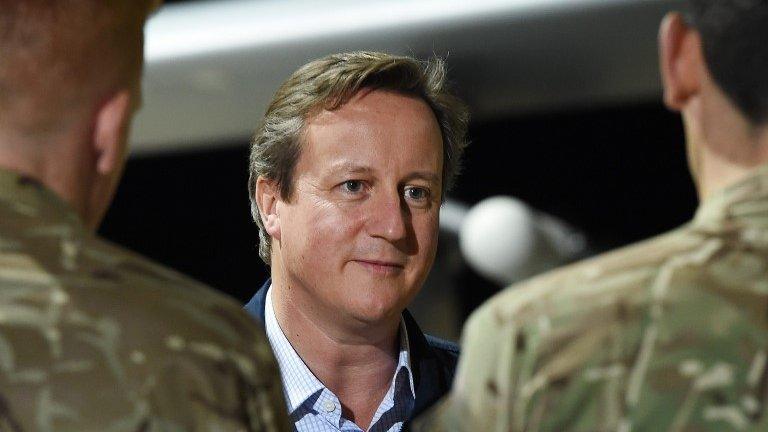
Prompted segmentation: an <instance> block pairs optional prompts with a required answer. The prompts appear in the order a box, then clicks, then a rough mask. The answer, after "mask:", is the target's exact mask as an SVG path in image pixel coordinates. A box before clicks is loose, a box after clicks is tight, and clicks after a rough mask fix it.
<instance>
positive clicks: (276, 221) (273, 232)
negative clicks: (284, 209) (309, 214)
mask: <svg viewBox="0 0 768 432" xmlns="http://www.w3.org/2000/svg"><path fill="white" fill-rule="evenodd" d="M255 195H256V196H255V199H256V204H257V205H258V206H259V217H261V223H262V224H264V229H265V230H266V231H267V233H268V234H269V235H270V237H272V238H273V239H275V240H280V215H279V214H278V211H277V203H278V201H279V200H280V187H279V186H278V184H277V182H276V181H275V180H270V179H268V178H266V177H264V176H259V178H258V179H257V180H256V192H255Z"/></svg>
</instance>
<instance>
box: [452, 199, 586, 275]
mask: <svg viewBox="0 0 768 432" xmlns="http://www.w3.org/2000/svg"><path fill="white" fill-rule="evenodd" d="M586 243H587V242H586V239H585V237H584V235H583V234H581V233H579V232H578V231H576V230H575V229H573V228H572V227H570V226H568V225H567V224H566V223H565V222H563V221H561V220H559V219H557V218H554V217H552V216H549V215H546V214H544V213H541V212H538V211H536V210H534V209H532V208H530V207H529V206H527V205H526V204H525V203H523V202H521V201H519V200H517V199H514V198H512V197H506V196H497V197H491V198H487V199H485V200H483V201H481V202H479V203H478V204H477V205H475V206H474V207H472V208H471V209H470V210H469V212H468V213H467V215H466V217H465V218H464V220H463V222H462V224H461V229H460V231H459V245H460V247H461V252H462V254H463V255H464V259H465V260H466V261H467V262H468V263H469V265H470V266H472V268H473V269H474V270H475V271H477V272H478V273H479V274H481V275H483V276H485V277H487V278H488V279H491V280H493V281H495V282H498V283H500V284H502V285H507V284H510V283H512V282H515V281H519V280H522V279H525V278H528V277H530V276H533V275H536V274H538V273H541V272H543V271H545V270H548V269H550V268H553V267H557V266H559V265H562V264H564V263H566V262H568V261H570V260H572V259H574V258H575V257H577V256H579V255H580V254H582V253H583V252H584V250H585V249H586Z"/></svg>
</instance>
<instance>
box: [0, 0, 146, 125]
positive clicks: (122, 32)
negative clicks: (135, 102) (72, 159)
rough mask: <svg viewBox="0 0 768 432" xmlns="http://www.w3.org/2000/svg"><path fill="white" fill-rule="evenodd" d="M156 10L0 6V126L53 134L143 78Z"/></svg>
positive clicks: (107, 4) (100, 0) (50, 1)
mask: <svg viewBox="0 0 768 432" xmlns="http://www.w3.org/2000/svg"><path fill="white" fill-rule="evenodd" d="M158 3H159V2H158V1H157V0H0V127H2V128H14V130H16V131H17V132H19V133H23V134H27V135H29V134H34V135H40V134H41V133H45V132H46V131H48V130H55V129H56V128H59V127H60V126H61V125H62V123H63V122H66V121H67V119H68V118H69V117H72V116H73V115H75V113H76V112H78V110H85V109H91V107H92V104H91V103H85V102H91V101H98V99H99V98H103V97H105V94H106V92H108V91H113V90H115V89H117V88H119V87H120V86H122V85H126V84H130V83H131V81H132V80H136V79H138V78H139V75H140V70H141V65H142V60H143V32H142V27H143V25H144V21H145V20H146V18H147V16H148V15H149V13H150V12H151V11H152V9H154V8H155V7H156V6H157V4H158ZM3 119H4V120H5V121H4V122H3V121H2V120H3Z"/></svg>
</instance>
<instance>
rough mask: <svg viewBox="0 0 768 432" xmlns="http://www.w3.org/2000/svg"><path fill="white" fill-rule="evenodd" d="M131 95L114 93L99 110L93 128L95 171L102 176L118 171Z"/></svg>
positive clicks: (126, 128) (127, 123)
mask: <svg viewBox="0 0 768 432" xmlns="http://www.w3.org/2000/svg"><path fill="white" fill-rule="evenodd" d="M131 115H132V112H131V93H130V92H129V91H128V90H123V91H120V92H118V93H115V94H114V95H113V96H112V97H110V98H109V99H108V100H107V101H105V102H104V104H103V105H102V106H101V107H100V108H99V111H98V113H97V114H96V118H95V121H94V128H93V151H94V153H95V155H96V171H97V172H98V173H99V174H100V175H102V176H109V175H112V174H113V173H114V172H115V171H120V170H121V169H122V166H123V159H124V157H125V152H126V137H127V134H128V126H129V123H130V120H131Z"/></svg>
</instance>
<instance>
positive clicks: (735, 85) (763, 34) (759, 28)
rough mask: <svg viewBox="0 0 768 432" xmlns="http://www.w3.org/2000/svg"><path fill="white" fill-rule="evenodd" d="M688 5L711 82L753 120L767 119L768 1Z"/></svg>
mask: <svg viewBox="0 0 768 432" xmlns="http://www.w3.org/2000/svg"><path fill="white" fill-rule="evenodd" d="M688 3H689V6H690V10H689V13H688V20H689V21H690V23H691V24H692V25H693V26H694V27H695V28H696V29H697V30H698V31H699V33H700V34H701V38H702V44H703V49H704V57H705V59H706V63H707V68H708V69H709V71H710V73H711V74H712V76H713V78H714V80H715V82H716V83H717V84H718V86H719V87H720V88H721V89H722V90H723V91H724V92H725V94H726V95H728V97H729V98H730V99H731V101H732V102H733V103H734V104H735V105H736V106H737V107H738V108H739V110H740V111H741V112H742V113H743V114H744V115H745V116H746V117H747V118H748V119H749V120H750V121H751V122H752V123H753V124H756V125H757V124H764V123H766V122H768V1H766V0H688Z"/></svg>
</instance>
